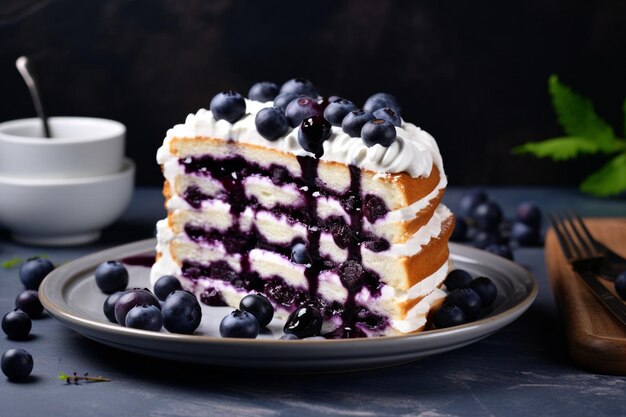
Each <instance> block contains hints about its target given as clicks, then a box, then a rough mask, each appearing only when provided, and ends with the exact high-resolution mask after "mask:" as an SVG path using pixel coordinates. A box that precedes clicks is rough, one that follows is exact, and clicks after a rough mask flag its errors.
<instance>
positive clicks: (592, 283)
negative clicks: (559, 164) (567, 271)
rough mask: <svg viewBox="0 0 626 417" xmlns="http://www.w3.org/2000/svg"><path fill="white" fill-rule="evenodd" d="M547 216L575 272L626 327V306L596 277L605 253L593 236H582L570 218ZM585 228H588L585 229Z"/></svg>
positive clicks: (555, 215)
mask: <svg viewBox="0 0 626 417" xmlns="http://www.w3.org/2000/svg"><path fill="white" fill-rule="evenodd" d="M548 217H549V218H550V222H551V223H552V227H553V228H554V232H555V233H556V236H557V238H558V240H559V245H560V246H561V249H562V250H563V254H564V255H565V258H566V259H567V262H569V264H570V265H572V268H573V269H574V271H575V272H576V273H577V274H578V275H579V276H580V277H581V279H582V280H583V282H584V283H585V284H586V285H587V287H588V288H589V290H590V291H591V292H592V293H593V295H595V296H596V298H597V299H598V300H599V301H600V302H601V303H602V304H604V306H605V307H606V308H608V309H609V311H611V313H613V315H614V316H615V317H616V318H617V319H618V320H619V321H621V322H622V324H624V325H626V305H624V303H622V302H621V301H620V300H619V299H618V298H617V297H615V296H614V295H613V294H612V293H611V292H610V291H609V290H608V289H607V288H606V287H605V286H604V285H603V284H602V283H601V282H600V281H598V279H597V278H596V276H595V273H594V270H596V269H597V267H598V265H600V264H601V263H602V261H603V260H604V253H603V252H602V251H599V250H598V247H597V246H596V245H594V240H593V238H591V239H590V238H589V236H591V234H589V233H588V231H587V233H585V232H583V233H580V231H579V230H578V229H577V227H576V223H575V220H573V219H572V218H571V217H570V216H562V217H559V216H558V215H557V214H555V213H549V214H548ZM585 229H586V228H585Z"/></svg>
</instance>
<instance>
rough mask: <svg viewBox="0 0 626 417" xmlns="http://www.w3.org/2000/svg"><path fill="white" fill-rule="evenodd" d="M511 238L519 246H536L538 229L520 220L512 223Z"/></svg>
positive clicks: (538, 239)
mask: <svg viewBox="0 0 626 417" xmlns="http://www.w3.org/2000/svg"><path fill="white" fill-rule="evenodd" d="M511 239H512V240H514V241H515V242H517V243H518V244H519V245H520V246H536V245H538V244H539V241H540V238H539V231H538V230H537V229H535V228H533V227H532V226H529V225H527V224H526V223H522V222H515V223H513V228H512V229H511Z"/></svg>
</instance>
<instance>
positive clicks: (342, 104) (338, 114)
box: [324, 98, 357, 126]
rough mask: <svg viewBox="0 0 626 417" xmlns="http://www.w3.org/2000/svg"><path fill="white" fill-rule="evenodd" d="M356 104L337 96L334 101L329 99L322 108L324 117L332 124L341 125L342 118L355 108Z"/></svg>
mask: <svg viewBox="0 0 626 417" xmlns="http://www.w3.org/2000/svg"><path fill="white" fill-rule="evenodd" d="M356 109H357V107H356V105H355V104H354V103H353V102H351V101H350V100H346V99H344V98H337V99H336V100H335V101H331V102H330V103H329V104H328V106H326V109H325V110H324V118H325V119H326V120H328V121H329V122H330V124H331V125H333V126H341V122H342V121H343V118H344V117H346V114H348V113H350V112H351V111H353V110H356Z"/></svg>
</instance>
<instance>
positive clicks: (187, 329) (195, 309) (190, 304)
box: [163, 291, 202, 334]
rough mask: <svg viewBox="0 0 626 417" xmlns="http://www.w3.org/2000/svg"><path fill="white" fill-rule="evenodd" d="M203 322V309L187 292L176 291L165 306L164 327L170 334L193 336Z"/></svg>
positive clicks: (167, 299)
mask: <svg viewBox="0 0 626 417" xmlns="http://www.w3.org/2000/svg"><path fill="white" fill-rule="evenodd" d="M201 320H202V308H201V307H200V303H198V300H197V299H196V297H195V296H194V295H193V294H192V293H190V292H187V291H174V292H173V293H172V294H170V295H169V297H167V298H166V299H165V303H164V304H163V326H165V328H166V329H167V331H169V332H170V333H182V334H192V333H193V332H194V331H195V330H196V329H197V328H198V326H199V325H200V321H201Z"/></svg>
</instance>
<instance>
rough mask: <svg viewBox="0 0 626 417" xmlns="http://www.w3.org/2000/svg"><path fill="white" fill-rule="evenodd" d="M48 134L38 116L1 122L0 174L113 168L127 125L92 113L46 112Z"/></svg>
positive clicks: (60, 174) (87, 173)
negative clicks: (48, 114) (63, 114)
mask: <svg viewBox="0 0 626 417" xmlns="http://www.w3.org/2000/svg"><path fill="white" fill-rule="evenodd" d="M48 122H49V124H50V131H51V132H52V136H53V137H52V138H51V139H48V138H44V137H43V124H42V123H41V120H40V119H37V118H31V119H20V120H11V121H8V122H4V123H0V176H9V177H20V178H46V179H52V178H79V177H93V176H96V175H105V174H111V173H114V172H118V171H119V170H121V169H122V166H123V164H124V141H125V136H126V127H125V126H124V125H123V124H121V123H119V122H116V121H113V120H106V119H98V118H93V117H51V118H50V119H48Z"/></svg>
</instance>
